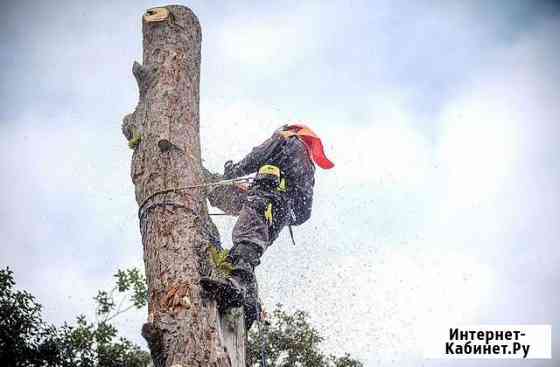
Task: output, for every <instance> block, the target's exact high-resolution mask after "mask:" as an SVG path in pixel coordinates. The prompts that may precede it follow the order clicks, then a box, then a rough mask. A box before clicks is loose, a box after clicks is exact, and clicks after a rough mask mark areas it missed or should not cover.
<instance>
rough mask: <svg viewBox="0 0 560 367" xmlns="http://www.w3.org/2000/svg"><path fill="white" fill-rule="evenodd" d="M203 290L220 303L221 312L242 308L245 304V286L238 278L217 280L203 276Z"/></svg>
mask: <svg viewBox="0 0 560 367" xmlns="http://www.w3.org/2000/svg"><path fill="white" fill-rule="evenodd" d="M200 285H201V286H202V288H203V289H204V290H205V291H206V292H207V293H208V294H209V295H210V296H211V297H212V298H214V299H215V300H216V301H217V302H218V307H219V309H220V311H221V312H223V311H226V310H227V309H229V308H232V307H241V306H242V305H243V302H244V294H245V289H244V284H243V281H242V280H241V279H240V278H239V277H238V276H233V275H232V276H231V277H229V278H225V279H224V278H216V277H209V276H203V277H201V278H200Z"/></svg>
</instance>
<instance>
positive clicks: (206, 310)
mask: <svg viewBox="0 0 560 367" xmlns="http://www.w3.org/2000/svg"><path fill="white" fill-rule="evenodd" d="M142 24H143V27H142V28H143V29H142V30H143V46H144V53H143V64H142V65H140V64H139V63H137V62H135V63H134V65H133V74H134V76H135V77H136V80H137V82H138V88H139V95H140V96H139V102H138V105H137V107H136V109H135V111H134V112H133V113H131V114H129V115H127V116H125V117H124V119H123V126H122V130H123V134H124V135H125V137H126V138H127V139H128V140H129V144H130V145H131V147H132V148H134V153H133V155H132V169H131V176H132V182H133V183H134V185H135V194H136V201H137V202H138V205H139V212H138V214H139V218H140V232H141V235H142V244H143V248H144V262H145V267H146V278H147V282H148V290H149V302H148V322H147V323H146V324H144V326H143V328H142V334H143V335H144V337H145V338H146V340H147V341H148V345H149V347H150V352H151V354H152V357H153V359H154V364H155V366H156V367H163V366H177V367H178V366H183V367H187V366H188V367H195V366H201V367H202V366H216V367H218V366H219V367H222V366H233V367H245V340H246V336H245V330H244V321H243V316H242V314H243V313H242V312H239V311H240V310H239V309H238V310H236V311H237V312H233V313H230V314H228V315H220V314H219V312H218V308H217V306H216V302H215V301H214V300H212V299H209V298H207V297H206V296H205V295H204V293H203V291H202V289H201V287H200V285H199V280H200V276H201V275H206V274H208V272H209V271H210V269H211V264H210V263H209V261H208V253H207V249H208V247H209V246H210V243H211V242H212V239H213V238H216V237H217V236H219V234H217V233H216V232H217V230H216V227H215V226H214V224H213V223H212V222H211V220H210V218H209V216H208V209H207V206H206V193H205V191H204V189H202V188H193V189H188V190H177V188H180V187H185V186H192V185H198V184H200V183H203V181H204V178H205V171H204V170H203V168H202V164H201V162H202V160H201V153H200V134H199V83H200V47H201V29H200V24H199V22H198V19H197V18H196V16H195V15H194V13H193V12H192V11H191V10H190V9H188V8H186V7H183V6H176V5H170V6H165V7H160V8H153V9H149V10H148V11H147V12H146V13H145V14H144V16H143V21H142Z"/></svg>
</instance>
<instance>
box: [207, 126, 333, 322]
mask: <svg viewBox="0 0 560 367" xmlns="http://www.w3.org/2000/svg"><path fill="white" fill-rule="evenodd" d="M313 163H315V164H316V165H318V166H319V167H321V168H323V169H330V168H332V167H334V164H333V163H332V162H331V161H330V160H329V159H328V158H327V157H326V156H325V153H324V151H323V144H322V143H321V139H320V138H319V137H318V136H317V135H316V134H315V133H314V132H313V131H312V130H311V129H310V128H308V127H307V126H304V125H284V126H282V127H281V128H280V129H278V130H276V131H275V132H274V133H273V134H272V136H271V137H270V138H269V139H267V140H266V141H265V142H263V143H262V144H261V145H259V146H257V147H255V148H253V150H252V151H251V152H250V153H249V154H248V155H247V156H246V157H245V158H243V159H242V160H241V161H239V162H238V163H236V164H234V163H233V162H232V161H227V162H226V163H225V165H224V179H234V178H238V177H242V176H246V175H249V174H252V173H255V172H256V176H255V178H254V180H253V183H252V184H251V186H250V187H249V189H248V192H247V198H246V200H245V201H244V203H243V206H242V208H241V211H240V212H239V217H238V219H237V222H236V223H235V226H234V228H233V234H232V239H233V247H232V248H231V250H230V251H229V255H228V260H229V261H230V262H231V264H232V265H233V271H232V272H231V277H229V278H228V279H227V280H225V281H223V280H217V279H214V278H211V277H202V278H201V283H202V286H203V287H204V288H205V289H206V290H208V291H210V292H211V293H213V294H215V295H216V296H217V299H218V302H219V304H220V307H221V308H222V309H223V310H225V309H227V308H230V307H240V306H243V308H244V312H245V320H246V325H247V328H250V327H251V325H252V323H253V321H255V320H256V319H257V316H258V315H257V313H258V305H257V289H256V280H255V275H254V269H255V267H256V266H257V265H259V264H260V258H261V256H262V254H263V253H264V251H265V250H266V249H267V248H268V247H269V246H271V245H272V243H273V242H274V240H276V238H277V237H278V235H279V233H280V231H281V230H282V229H283V228H284V227H285V226H292V225H294V226H297V225H300V224H302V223H304V222H305V221H307V220H308V219H309V217H310V216H311V206H312V202H313V186H314V184H315V166H314V164H313Z"/></svg>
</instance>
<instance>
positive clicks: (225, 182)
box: [138, 177, 253, 217]
mask: <svg viewBox="0 0 560 367" xmlns="http://www.w3.org/2000/svg"><path fill="white" fill-rule="evenodd" d="M252 180H253V178H251V177H244V178H234V179H231V180H221V181H216V182H207V183H203V184H197V185H191V186H182V187H173V188H170V189H164V190H158V191H155V192H153V193H151V194H150V195H148V196H147V197H146V198H145V199H144V200H142V203H140V205H139V207H138V217H142V216H143V212H144V211H145V209H144V206H145V205H146V203H147V202H148V201H150V200H151V199H153V198H154V197H155V196H157V195H161V194H167V193H170V192H175V193H176V192H178V191H184V190H191V189H198V188H203V187H212V186H228V185H235V184H237V183H242V182H251V181H252ZM168 205H171V203H170V204H168ZM173 205H175V206H181V205H182V204H173Z"/></svg>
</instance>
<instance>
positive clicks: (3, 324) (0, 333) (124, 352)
mask: <svg viewBox="0 0 560 367" xmlns="http://www.w3.org/2000/svg"><path fill="white" fill-rule="evenodd" d="M125 274H127V279H128V280H129V288H127V287H125V288H122V289H123V292H126V291H128V290H133V294H134V295H139V294H142V292H139V291H141V290H142V287H138V286H135V285H134V284H135V280H137V281H142V282H144V283H145V281H144V280H143V278H142V277H135V276H132V280H130V279H131V277H130V273H126V272H125ZM138 274H139V273H138ZM14 286H15V281H14V278H13V273H12V271H11V270H10V269H6V270H4V269H0V365H2V366H13V367H20V366H21V367H35V366H36V367H39V366H41V367H43V366H46V367H50V366H53V367H54V366H57V367H74V366H75V367H94V366H97V367H122V366H130V367H145V366H147V365H148V363H149V361H150V355H149V353H147V352H145V351H143V350H141V349H140V348H139V347H138V346H136V345H134V344H133V343H131V342H130V341H128V340H126V339H124V338H117V329H116V328H115V327H114V326H113V325H111V324H110V323H109V322H108V321H107V320H103V321H100V322H97V323H91V322H88V321H87V320H86V318H85V316H83V315H80V316H78V317H77V318H76V323H75V325H69V324H68V323H65V324H64V325H62V326H61V327H59V328H57V327H55V326H52V325H47V324H46V323H45V322H44V321H43V320H42V318H41V313H40V311H41V305H39V304H38V303H37V302H36V301H35V299H34V297H33V296H32V295H31V294H30V293H28V292H25V291H18V290H14ZM144 287H145V285H144ZM95 299H96V301H97V303H98V305H97V306H98V314H100V313H101V314H102V315H112V316H113V317H114V316H115V313H113V314H111V312H113V311H114V309H115V301H114V299H113V298H112V295H111V294H110V293H108V292H99V293H98V295H97V297H95ZM144 304H145V303H144ZM140 307H141V306H140ZM106 319H107V318H106Z"/></svg>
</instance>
